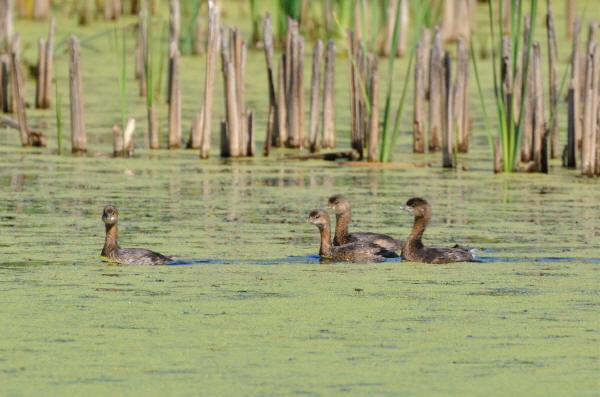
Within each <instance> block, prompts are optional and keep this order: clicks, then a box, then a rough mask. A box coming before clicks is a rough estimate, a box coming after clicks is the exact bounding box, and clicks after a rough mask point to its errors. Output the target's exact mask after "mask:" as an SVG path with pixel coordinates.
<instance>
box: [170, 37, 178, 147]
mask: <svg viewBox="0 0 600 397" xmlns="http://www.w3.org/2000/svg"><path fill="white" fill-rule="evenodd" d="M179 58H180V54H179V44H178V43H177V42H176V41H171V44H170V49H169V72H170V75H169V82H170V84H169V98H170V100H169V145H168V146H169V149H177V148H179V147H181V88H180V86H179Z"/></svg>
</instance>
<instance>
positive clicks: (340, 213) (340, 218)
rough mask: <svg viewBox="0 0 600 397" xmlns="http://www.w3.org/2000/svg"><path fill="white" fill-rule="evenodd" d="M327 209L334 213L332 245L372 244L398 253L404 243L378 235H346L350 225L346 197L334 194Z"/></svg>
mask: <svg viewBox="0 0 600 397" xmlns="http://www.w3.org/2000/svg"><path fill="white" fill-rule="evenodd" d="M327 207H329V208H331V209H333V211H334V212H335V235H334V237H333V245H334V246H339V245H344V244H348V243H358V242H362V243H372V244H377V245H379V246H380V247H382V248H385V249H387V250H390V251H399V250H401V249H402V246H403V245H404V241H401V240H396V239H395V238H393V237H390V236H388V235H385V234H379V233H368V232H363V233H361V232H358V233H348V224H349V223H350V203H349V202H348V200H347V199H346V197H344V196H342V195H341V194H336V195H334V196H331V197H329V200H328V202H327Z"/></svg>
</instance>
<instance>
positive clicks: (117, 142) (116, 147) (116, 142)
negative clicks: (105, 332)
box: [112, 124, 123, 157]
mask: <svg viewBox="0 0 600 397" xmlns="http://www.w3.org/2000/svg"><path fill="white" fill-rule="evenodd" d="M112 133H113V157H119V156H122V155H123V130H122V129H121V127H120V126H118V125H117V124H115V125H114V126H113V128H112Z"/></svg>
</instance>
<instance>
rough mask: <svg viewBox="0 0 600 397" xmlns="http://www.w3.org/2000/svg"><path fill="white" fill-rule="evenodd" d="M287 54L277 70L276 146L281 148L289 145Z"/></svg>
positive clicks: (282, 58)
mask: <svg viewBox="0 0 600 397" xmlns="http://www.w3.org/2000/svg"><path fill="white" fill-rule="evenodd" d="M285 64H286V57H285V54H283V55H282V56H281V60H280V61H279V66H278V68H277V97H276V98H277V132H278V134H277V136H276V137H275V142H273V145H274V146H281V145H283V144H286V143H287V137H288V134H287V96H286V87H285V68H286V66H285Z"/></svg>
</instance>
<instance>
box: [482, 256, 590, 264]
mask: <svg viewBox="0 0 600 397" xmlns="http://www.w3.org/2000/svg"><path fill="white" fill-rule="evenodd" d="M474 262H479V263H496V262H508V263H510V262H554V263H581V262H587V263H600V258H577V257H573V256H541V257H512V256H477V257H476V258H475V260H474Z"/></svg>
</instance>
